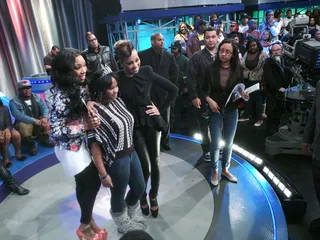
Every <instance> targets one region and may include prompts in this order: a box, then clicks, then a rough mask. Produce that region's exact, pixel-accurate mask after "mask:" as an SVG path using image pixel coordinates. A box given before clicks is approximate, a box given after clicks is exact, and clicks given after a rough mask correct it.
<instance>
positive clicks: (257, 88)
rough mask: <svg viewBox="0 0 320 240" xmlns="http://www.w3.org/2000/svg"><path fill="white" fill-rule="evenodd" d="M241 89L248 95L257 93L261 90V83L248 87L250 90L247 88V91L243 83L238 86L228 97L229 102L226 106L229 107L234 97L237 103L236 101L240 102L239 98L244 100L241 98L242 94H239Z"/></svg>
mask: <svg viewBox="0 0 320 240" xmlns="http://www.w3.org/2000/svg"><path fill="white" fill-rule="evenodd" d="M240 88H241V89H242V90H243V91H245V92H246V93H248V94H250V93H252V92H255V91H257V90H259V89H260V83H256V84H255V85H252V86H251V87H248V88H246V89H245V86H244V84H243V83H239V84H237V85H236V86H235V87H234V88H233V90H232V92H231V93H230V95H229V97H228V100H227V102H226V105H225V106H227V104H228V103H229V101H230V99H231V97H232V96H234V99H233V101H236V100H238V99H239V98H242V96H241V94H240V92H239V89H240Z"/></svg>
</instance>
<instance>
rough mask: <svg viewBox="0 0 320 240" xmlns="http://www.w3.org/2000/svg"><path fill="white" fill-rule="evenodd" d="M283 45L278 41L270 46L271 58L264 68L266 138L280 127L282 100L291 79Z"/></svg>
mask: <svg viewBox="0 0 320 240" xmlns="http://www.w3.org/2000/svg"><path fill="white" fill-rule="evenodd" d="M282 55H283V51H282V44H281V42H280V41H276V42H275V43H273V44H272V45H271V46H270V58H268V59H267V60H266V63H265V65H264V67H263V80H264V84H265V91H266V96H267V116H268V118H267V126H266V137H268V136H272V135H273V134H274V133H275V132H276V131H277V130H278V127H279V124H280V116H281V108H282V102H283V101H282V100H281V98H282V97H284V93H285V90H286V88H287V87H288V86H289V82H290V79H291V73H290V71H289V70H288V69H287V68H285V65H284V61H283V58H282Z"/></svg>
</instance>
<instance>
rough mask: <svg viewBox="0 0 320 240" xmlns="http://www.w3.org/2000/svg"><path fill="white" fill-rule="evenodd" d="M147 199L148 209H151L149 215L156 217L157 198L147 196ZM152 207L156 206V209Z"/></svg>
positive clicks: (157, 210)
mask: <svg viewBox="0 0 320 240" xmlns="http://www.w3.org/2000/svg"><path fill="white" fill-rule="evenodd" d="M149 200H150V211H151V216H152V217H154V218H156V217H158V213H159V205H158V200H157V198H153V199H152V198H151V197H150V196H149ZM152 207H158V208H157V209H155V210H153V209H152Z"/></svg>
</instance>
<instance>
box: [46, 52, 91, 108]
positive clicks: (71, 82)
mask: <svg viewBox="0 0 320 240" xmlns="http://www.w3.org/2000/svg"><path fill="white" fill-rule="evenodd" d="M78 56H82V57H83V58H84V59H85V60H86V58H85V56H84V55H83V54H82V53H81V52H80V51H78V50H76V49H73V48H65V49H62V50H61V51H60V52H59V53H58V54H57V55H56V56H55V57H54V58H53V60H52V64H51V65H52V73H51V80H52V84H53V88H54V87H57V88H59V89H60V90H61V91H63V92H65V93H67V95H68V97H69V98H70V101H71V102H70V106H68V107H69V109H70V114H79V110H83V108H84V106H83V103H82V101H81V100H80V84H79V80H78V78H77V76H76V75H75V73H74V68H75V59H76V57H78Z"/></svg>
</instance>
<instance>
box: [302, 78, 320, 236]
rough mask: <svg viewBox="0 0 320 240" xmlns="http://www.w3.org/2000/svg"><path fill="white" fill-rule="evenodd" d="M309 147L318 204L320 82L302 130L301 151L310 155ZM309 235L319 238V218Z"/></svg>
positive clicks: (319, 184)
mask: <svg viewBox="0 0 320 240" xmlns="http://www.w3.org/2000/svg"><path fill="white" fill-rule="evenodd" d="M311 145H312V146H313V154H312V175H313V183H314V189H315V192H316V196H317V199H318V203H319V204H320V81H319V82H318V83H317V87H316V94H315V97H314V100H313V104H312V108H311V112H310V114H309V118H308V122H307V124H306V126H305V128H304V134H303V143H302V150H303V151H305V152H307V153H310V152H311ZM310 233H311V234H313V235H315V234H317V235H318V236H317V238H316V236H314V239H319V237H320V234H319V233H320V218H318V219H315V220H313V221H312V222H311V224H310Z"/></svg>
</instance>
